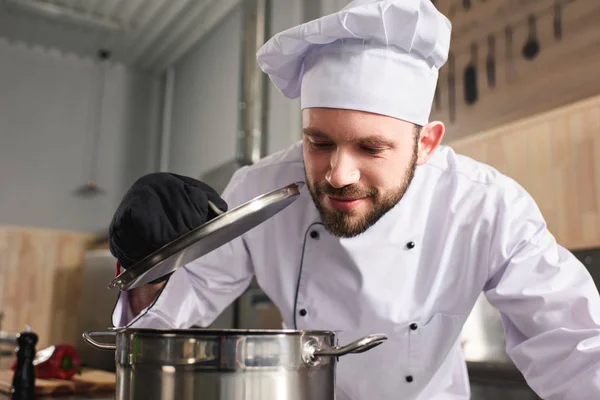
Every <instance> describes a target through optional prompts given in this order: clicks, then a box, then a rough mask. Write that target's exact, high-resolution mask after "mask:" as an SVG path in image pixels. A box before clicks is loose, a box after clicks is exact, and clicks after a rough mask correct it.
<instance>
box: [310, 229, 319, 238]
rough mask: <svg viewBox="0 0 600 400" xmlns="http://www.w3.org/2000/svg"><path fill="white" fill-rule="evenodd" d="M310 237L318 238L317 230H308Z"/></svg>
mask: <svg viewBox="0 0 600 400" xmlns="http://www.w3.org/2000/svg"><path fill="white" fill-rule="evenodd" d="M310 237H311V238H313V239H318V238H319V232H317V231H311V232H310Z"/></svg>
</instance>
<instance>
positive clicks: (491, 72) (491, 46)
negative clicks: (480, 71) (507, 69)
mask: <svg viewBox="0 0 600 400" xmlns="http://www.w3.org/2000/svg"><path fill="white" fill-rule="evenodd" d="M495 53H496V41H495V39H494V35H489V36H488V55H487V58H486V60H485V71H486V75H487V82H488V87H490V88H493V87H494V86H496V63H495V62H494V58H495Z"/></svg>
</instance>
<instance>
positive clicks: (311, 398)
mask: <svg viewBox="0 0 600 400" xmlns="http://www.w3.org/2000/svg"><path fill="white" fill-rule="evenodd" d="M98 336H115V344H112V343H111V344H109V343H102V342H99V341H97V340H96V339H94V338H93V337H98ZM83 338H84V339H85V340H86V341H87V342H88V343H89V344H91V345H92V346H93V347H95V348H97V349H101V350H115V361H116V371H117V383H116V400H128V399H146V400H152V399H161V400H171V399H173V400H192V399H194V400H242V399H243V400H333V399H334V398H335V366H336V363H337V357H340V356H344V355H346V354H351V353H362V352H364V351H367V350H369V349H371V348H373V347H375V346H378V345H380V344H382V343H383V342H384V341H385V340H387V337H386V336H385V335H379V334H378V335H370V336H366V337H363V338H361V339H358V340H356V341H355V342H352V343H350V344H347V345H345V346H341V347H338V346H337V343H336V335H335V333H334V332H332V331H295V330H234V329H233V330H205V329H189V330H187V329H184V330H178V329H175V330H160V329H128V328H122V329H113V330H107V331H89V332H86V333H84V334H83Z"/></svg>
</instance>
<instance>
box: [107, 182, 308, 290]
mask: <svg viewBox="0 0 600 400" xmlns="http://www.w3.org/2000/svg"><path fill="white" fill-rule="evenodd" d="M303 186H304V182H296V183H292V184H290V185H287V186H285V187H283V188H281V189H277V190H273V191H271V192H269V193H266V194H263V195H261V196H258V197H256V198H254V199H252V200H250V201H248V202H246V203H244V204H242V205H240V206H238V207H235V208H233V209H231V210H229V211H227V212H226V213H223V214H221V215H219V216H217V217H216V218H214V219H212V220H210V221H208V222H207V223H205V224H203V225H201V226H200V227H198V228H196V229H194V230H192V231H191V232H189V233H187V234H185V235H183V236H181V237H180V238H178V239H176V240H174V241H173V242H171V243H169V244H168V245H166V246H164V247H163V248H161V249H159V250H157V251H156V252H154V253H152V254H150V255H149V256H148V257H146V258H144V259H143V260H141V261H140V262H138V263H137V264H135V265H133V266H132V267H130V268H127V270H125V271H124V272H123V273H121V274H119V276H117V277H116V278H114V279H113V280H112V282H111V283H110V284H109V286H108V287H109V288H111V289H114V288H118V289H119V290H128V289H132V288H135V287H137V286H141V285H144V284H146V283H148V282H151V281H153V280H155V279H158V278H161V277H163V276H165V275H167V274H169V273H171V272H174V271H175V270H177V269H178V268H179V267H181V266H183V265H185V264H187V263H189V262H191V261H193V260H196V259H198V258H200V257H202V256H203V255H205V254H207V253H209V252H211V251H213V250H214V249H216V248H218V247H220V246H222V245H223V244H225V243H227V242H229V241H231V240H232V239H234V238H236V237H238V236H239V235H241V234H243V233H244V232H247V231H249V230H250V229H252V228H254V227H256V226H257V225H259V224H261V223H263V222H264V221H266V220H267V219H269V218H271V217H272V216H273V215H275V214H277V213H278V212H280V211H281V210H283V209H284V208H286V207H287V206H289V205H290V204H291V203H292V202H294V201H295V200H296V198H297V197H298V195H299V194H300V189H301V188H302V187H303Z"/></svg>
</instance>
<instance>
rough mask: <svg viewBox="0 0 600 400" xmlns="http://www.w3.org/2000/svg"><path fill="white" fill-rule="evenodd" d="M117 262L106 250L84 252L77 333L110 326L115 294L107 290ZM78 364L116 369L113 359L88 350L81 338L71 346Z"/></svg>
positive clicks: (103, 368)
mask: <svg viewBox="0 0 600 400" xmlns="http://www.w3.org/2000/svg"><path fill="white" fill-rule="evenodd" d="M116 262H117V259H116V258H115V257H114V256H113V255H112V254H111V253H110V251H109V250H108V249H98V250H88V251H86V252H85V254H84V257H83V262H82V268H81V274H82V276H81V290H80V293H81V295H80V297H79V301H78V302H79V304H78V309H77V318H75V319H74V320H75V321H76V323H77V331H78V332H85V331H89V330H98V329H105V328H106V327H107V326H110V325H111V315H112V311H113V308H114V307H115V303H116V302H117V296H118V294H119V293H118V292H116V291H114V290H110V289H108V288H107V287H106V282H110V281H111V279H113V278H114V277H115V265H116ZM73 344H74V345H75V347H76V348H77V352H78V353H79V355H80V357H81V362H82V364H83V365H84V366H87V367H89V368H96V369H102V370H107V371H114V370H115V358H114V355H111V354H109V353H107V352H103V351H98V350H96V349H94V348H92V347H90V346H89V345H88V344H87V342H86V341H85V340H83V338H80V339H79V340H77V341H76V342H75V343H73Z"/></svg>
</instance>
